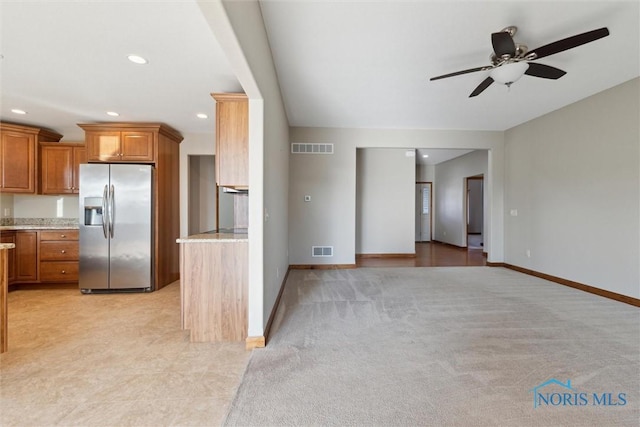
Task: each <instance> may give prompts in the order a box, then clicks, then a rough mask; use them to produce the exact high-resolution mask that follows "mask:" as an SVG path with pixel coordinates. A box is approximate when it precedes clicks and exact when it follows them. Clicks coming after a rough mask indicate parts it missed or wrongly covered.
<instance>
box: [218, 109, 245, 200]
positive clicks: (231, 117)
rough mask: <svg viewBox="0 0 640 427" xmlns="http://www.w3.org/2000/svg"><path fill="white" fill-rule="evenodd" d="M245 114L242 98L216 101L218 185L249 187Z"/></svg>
mask: <svg viewBox="0 0 640 427" xmlns="http://www.w3.org/2000/svg"><path fill="white" fill-rule="evenodd" d="M248 113H249V108H248V104H247V102H246V101H244V102H236V101H232V102H218V103H217V104H216V121H217V129H216V136H217V139H216V173H217V178H218V185H219V186H223V187H239V188H248V187H249V168H248V166H249V149H248V148H249V145H248V144H249V140H248V135H249V122H248Z"/></svg>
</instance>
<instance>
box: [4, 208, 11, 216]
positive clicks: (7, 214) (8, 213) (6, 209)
mask: <svg viewBox="0 0 640 427" xmlns="http://www.w3.org/2000/svg"><path fill="white" fill-rule="evenodd" d="M4 216H6V217H7V216H11V208H4Z"/></svg>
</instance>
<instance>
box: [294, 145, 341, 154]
mask: <svg viewBox="0 0 640 427" xmlns="http://www.w3.org/2000/svg"><path fill="white" fill-rule="evenodd" d="M291 153H292V154H333V144H300V143H298V142H294V143H292V144H291Z"/></svg>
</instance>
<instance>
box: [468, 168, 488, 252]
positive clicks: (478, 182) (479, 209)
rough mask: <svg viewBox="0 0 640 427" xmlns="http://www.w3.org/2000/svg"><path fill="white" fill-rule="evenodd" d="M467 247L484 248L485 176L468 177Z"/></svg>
mask: <svg viewBox="0 0 640 427" xmlns="http://www.w3.org/2000/svg"><path fill="white" fill-rule="evenodd" d="M466 190H467V191H466V194H467V198H466V205H467V206H466V224H467V248H468V249H483V248H484V176H483V175H478V176H470V177H467V179H466Z"/></svg>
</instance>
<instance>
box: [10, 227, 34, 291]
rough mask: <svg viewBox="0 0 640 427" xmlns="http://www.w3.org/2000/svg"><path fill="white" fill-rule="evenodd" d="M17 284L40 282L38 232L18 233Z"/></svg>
mask: <svg viewBox="0 0 640 427" xmlns="http://www.w3.org/2000/svg"><path fill="white" fill-rule="evenodd" d="M15 251H16V282H36V281H38V232H37V231H16V249H15Z"/></svg>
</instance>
